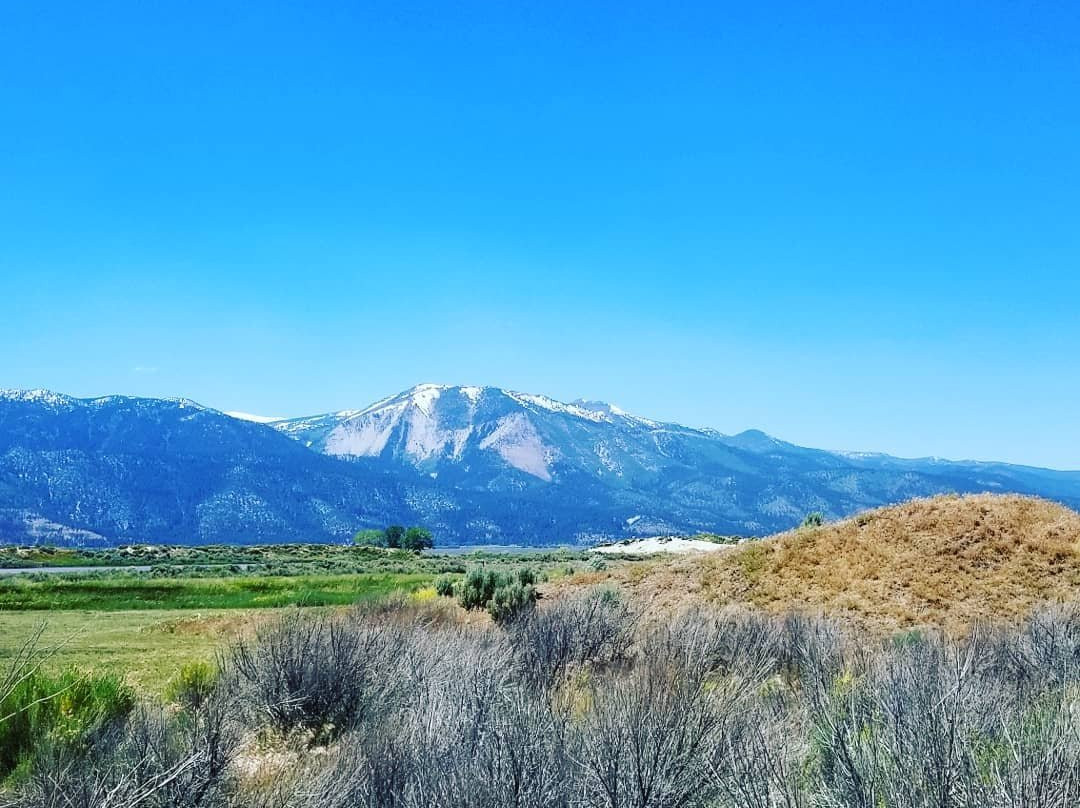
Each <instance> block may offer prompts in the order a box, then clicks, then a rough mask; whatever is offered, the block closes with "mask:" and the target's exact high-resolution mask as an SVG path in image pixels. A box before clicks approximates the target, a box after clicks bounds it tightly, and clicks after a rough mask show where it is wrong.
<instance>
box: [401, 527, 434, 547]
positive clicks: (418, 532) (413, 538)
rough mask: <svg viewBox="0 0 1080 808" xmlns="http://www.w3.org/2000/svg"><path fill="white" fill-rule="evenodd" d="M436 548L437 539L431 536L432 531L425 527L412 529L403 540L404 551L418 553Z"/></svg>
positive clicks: (407, 531)
mask: <svg viewBox="0 0 1080 808" xmlns="http://www.w3.org/2000/svg"><path fill="white" fill-rule="evenodd" d="M434 546H435V537H434V536H432V535H431V531H430V530H428V529H427V528H424V527H410V528H409V529H408V530H406V531H405V535H404V536H403V537H402V539H401V549H402V550H412V551H413V552H416V553H419V552H420V551H421V550H427V549H429V548H431V547H434Z"/></svg>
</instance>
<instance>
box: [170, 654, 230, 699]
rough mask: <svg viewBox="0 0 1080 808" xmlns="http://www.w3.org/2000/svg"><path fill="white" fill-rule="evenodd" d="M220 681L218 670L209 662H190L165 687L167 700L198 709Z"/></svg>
mask: <svg viewBox="0 0 1080 808" xmlns="http://www.w3.org/2000/svg"><path fill="white" fill-rule="evenodd" d="M217 682H218V670H217V668H216V667H215V666H214V665H211V664H210V663H209V662H189V663H188V664H186V665H184V666H183V667H182V668H181V669H180V671H179V672H178V673H177V674H176V676H174V677H173V679H172V680H171V681H170V682H169V684H168V685H167V686H166V688H165V700H166V701H170V702H175V703H176V704H180V705H183V706H184V707H189V708H191V709H194V710H197V709H199V708H200V707H202V705H203V704H205V703H206V700H207V699H208V698H210V695H211V694H212V693H213V692H214V688H215V687H216V686H217Z"/></svg>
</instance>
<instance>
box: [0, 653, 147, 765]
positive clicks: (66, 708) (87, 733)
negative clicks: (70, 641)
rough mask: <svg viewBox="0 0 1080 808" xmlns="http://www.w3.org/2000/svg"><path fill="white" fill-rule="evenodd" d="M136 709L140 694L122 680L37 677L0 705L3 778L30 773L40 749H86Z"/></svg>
mask: <svg viewBox="0 0 1080 808" xmlns="http://www.w3.org/2000/svg"><path fill="white" fill-rule="evenodd" d="M134 706H135V694H134V692H133V691H132V690H131V688H130V687H128V686H127V685H125V684H124V683H123V681H122V680H121V679H120V678H119V677H117V676H112V675H101V676H90V675H86V674H82V673H80V672H79V671H77V670H74V669H71V670H68V671H65V672H64V673H62V674H60V675H59V676H55V677H54V676H50V675H48V674H45V673H42V672H37V673H34V674H32V675H31V676H29V677H27V678H26V679H24V680H23V681H21V682H20V683H19V684H18V685H17V686H16V687H15V688H14V689H13V690H12V691H11V693H10V694H9V695H8V696H7V698H5V699H4V700H3V701H2V702H0V778H4V777H8V776H9V775H10V774H11V773H12V772H14V771H15V770H16V769H19V770H20V771H24V770H26V768H27V766H28V763H29V759H30V757H31V756H32V754H33V752H34V750H35V749H37V748H41V747H44V746H46V745H50V744H51V745H60V746H68V747H71V748H74V749H82V748H85V747H86V746H87V745H88V744H89V743H90V741H91V739H92V737H93V736H94V735H95V734H96V733H97V732H99V731H101V730H102V729H104V727H105V726H107V725H108V724H110V723H111V722H113V721H118V720H120V719H122V718H124V717H125V716H126V715H127V714H128V713H129V712H131V709H132V708H133V707H134Z"/></svg>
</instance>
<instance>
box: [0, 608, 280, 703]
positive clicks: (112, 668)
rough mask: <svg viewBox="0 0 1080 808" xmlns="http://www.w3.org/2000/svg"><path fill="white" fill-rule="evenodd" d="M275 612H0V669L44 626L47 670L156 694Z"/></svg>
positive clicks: (184, 610) (164, 610)
mask: <svg viewBox="0 0 1080 808" xmlns="http://www.w3.org/2000/svg"><path fill="white" fill-rule="evenodd" d="M275 614H277V610H236V609H233V610H219V611H215V610H189V609H153V610H145V611H110V612H91V611H55V612H49V613H48V614H43V613H42V612H38V611H32V612H0V666H3V665H5V663H6V662H7V661H8V660H9V659H10V658H11V657H12V656H13V655H14V653H15V652H16V651H17V650H18V648H19V646H21V645H22V643H23V642H24V641H25V640H26V639H27V638H28V637H30V636H32V635H33V634H34V633H35V632H36V631H37V630H38V629H39V628H40V627H41V626H42V625H43V624H44V626H45V631H44V633H43V634H42V637H41V647H42V648H56V651H55V654H54V655H53V656H52V657H51V658H50V659H49V661H48V667H50V668H53V669H63V668H68V667H76V668H78V669H79V670H81V671H86V672H94V673H115V674H117V675H119V676H121V677H123V678H124V679H125V680H127V681H128V682H129V683H130V684H132V685H133V686H135V687H136V688H138V689H139V690H140V691H142V692H146V693H151V694H159V693H161V691H162V690H163V689H164V687H165V685H166V684H167V683H168V681H169V680H170V679H171V678H172V677H173V676H174V675H175V674H176V672H177V671H178V670H180V668H181V667H182V666H183V665H184V664H186V663H188V662H194V661H196V660H213V658H214V654H215V652H216V651H217V649H218V648H219V647H220V646H222V645H223V644H225V643H226V642H227V641H228V640H229V639H230V638H231V637H234V636H236V635H237V634H238V633H239V632H241V631H244V630H247V629H248V628H250V627H251V626H253V625H255V624H256V623H257V622H258V621H259V620H263V619H266V618H268V617H272V616H273V615H275Z"/></svg>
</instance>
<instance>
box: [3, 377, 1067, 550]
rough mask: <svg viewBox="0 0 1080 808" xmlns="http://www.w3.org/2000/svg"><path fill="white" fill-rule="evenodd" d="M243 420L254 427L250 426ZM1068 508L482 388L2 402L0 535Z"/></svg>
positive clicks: (879, 461) (613, 524)
mask: <svg viewBox="0 0 1080 808" xmlns="http://www.w3.org/2000/svg"><path fill="white" fill-rule="evenodd" d="M256 418H257V419H258V420H257V421H256V420H252V419H256ZM975 491H1012V492H1017V493H1031V494H1040V495H1043V496H1047V497H1050V498H1053V499H1057V500H1059V501H1061V502H1064V503H1065V504H1068V505H1071V506H1073V507H1076V506H1078V505H1080V472H1056V471H1048V470H1043V469H1034V468H1027V467H1021V466H1010V465H1006V464H994V463H964V462H948V461H940V460H932V459H926V460H904V459H899V458H893V457H889V456H886V455H873V454H843V453H837V452H828V451H822V450H817V449H807V448H803V447H799V446H795V445H793V444H790V443H785V442H783V441H780V440H777V439H775V438H772V437H770V436H768V435H765V434H764V433H761V432H756V431H750V432H744V433H741V434H738V435H723V434H720V433H718V432H715V431H712V430H702V429H692V428H689V427H684V426H680V425H678V424H671V423H663V422H659V421H653V420H649V419H646V418H640V417H637V416H634V415H630V414H629V413H626V412H623V411H622V410H620V409H618V408H617V407H614V406H611V405H609V404H605V403H602V402H590V401H577V402H573V403H569V404H567V403H562V402H558V401H554V400H552V399H550V398H546V397H544V396H538V395H531V394H525V393H518V392H514V391H508V390H503V389H500V388H494V387H452V386H444V385H431V384H425V385H419V386H417V387H414V388H412V389H411V390H408V391H406V392H404V393H401V394H399V395H396V396H393V397H391V398H387V399H384V400H382V401H379V402H376V403H375V404H372V405H371V406H369V407H366V408H364V409H358V410H347V411H344V412H337V413H329V414H324V415H316V416H310V417H305V418H295V419H280V420H276V419H266V418H258V417H257V416H246V415H241V414H234V415H233V416H230V415H227V414H225V413H220V412H217V411H216V410H211V409H208V408H205V407H201V406H199V405H197V404H194V403H193V402H190V401H185V400H159V399H136V398H127V397H123V396H111V397H107V398H101V399H74V398H70V397H67V396H61V395H57V394H53V393H47V392H44V391H31V392H25V391H8V392H6V393H0V538H3V539H7V540H17V541H24V540H30V541H53V542H60V541H63V542H76V543H93V542H117V541H135V540H138V541H176V542H226V541H235V542H249V541H285V540H312V541H329V540H341V539H344V538H346V537H348V536H349V535H351V534H352V532H354V531H355V530H357V529H359V528H360V527H367V526H375V525H380V526H381V525H385V524H387V523H390V522H403V523H423V524H426V525H428V526H430V527H431V528H432V529H433V530H435V532H436V534H437V536H438V537H439V539H440V540H441V541H442V543H445V544H451V543H466V544H472V543H519V544H551V543H574V542H579V541H589V540H591V539H595V538H600V537H625V536H633V535H654V534H657V533H693V532H698V531H712V532H720V533H737V534H743V535H749V534H764V533H769V532H773V531H776V530H781V529H784V528H787V527H790V526H792V525H794V524H796V523H798V521H799V520H801V519H802V517H803V516H804V515H805V514H806V513H807V512H809V511H822V512H823V513H825V514H826V516H828V517H832V518H835V517H839V516H844V515H847V514H850V513H853V512H855V511H858V510H862V509H865V508H868V507H873V506H877V505H881V504H885V503H890V502H897V501H900V500H904V499H908V498H911V497H914V496H925V495H930V494H937V493H943V492H961V493H964V492H975Z"/></svg>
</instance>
